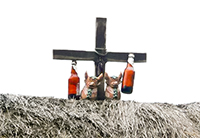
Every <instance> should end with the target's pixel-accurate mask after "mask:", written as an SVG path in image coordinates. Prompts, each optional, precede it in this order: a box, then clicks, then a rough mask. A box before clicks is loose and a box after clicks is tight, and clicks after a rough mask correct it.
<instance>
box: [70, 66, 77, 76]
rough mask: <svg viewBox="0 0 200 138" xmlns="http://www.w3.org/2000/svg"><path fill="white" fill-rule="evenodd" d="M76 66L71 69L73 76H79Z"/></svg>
mask: <svg viewBox="0 0 200 138" xmlns="http://www.w3.org/2000/svg"><path fill="white" fill-rule="evenodd" d="M76 70H77V69H76V66H75V65H72V69H71V74H77V71H76Z"/></svg>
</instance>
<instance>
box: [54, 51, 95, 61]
mask: <svg viewBox="0 0 200 138" xmlns="http://www.w3.org/2000/svg"><path fill="white" fill-rule="evenodd" d="M53 59H62V60H90V61H91V60H93V61H94V60H95V59H96V53H95V52H92V51H80V50H53Z"/></svg>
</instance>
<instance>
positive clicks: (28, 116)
mask: <svg viewBox="0 0 200 138" xmlns="http://www.w3.org/2000/svg"><path fill="white" fill-rule="evenodd" d="M0 106H1V108H0V137H9V138H10V137H22V138H23V137H24V138H28V137H34V138H37V137H45V138H46V137H49V138H52V137H57V138H64V137H65V138H75V137H78V138H89V137H94V138H98V137H99V138H101V137H113V138H199V137H200V103H190V104H184V105H173V104H167V103H139V102H134V101H115V100H112V101H108V100H105V101H88V100H81V101H71V100H66V99H57V98H52V97H31V96H16V95H10V94H1V95H0Z"/></svg>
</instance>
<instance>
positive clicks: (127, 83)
mask: <svg viewBox="0 0 200 138" xmlns="http://www.w3.org/2000/svg"><path fill="white" fill-rule="evenodd" d="M134 57H135V56H134V54H129V55H128V62H127V66H126V68H125V70H124V73H123V79H122V88H121V91H122V92H123V93H125V94H131V93H132V91H133V84H134V77H135V71H134V68H133V64H134Z"/></svg>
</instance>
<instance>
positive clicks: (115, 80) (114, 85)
mask: <svg viewBox="0 0 200 138" xmlns="http://www.w3.org/2000/svg"><path fill="white" fill-rule="evenodd" d="M121 77H122V73H120V74H119V76H118V77H117V76H112V77H109V76H108V74H107V73H105V79H106V84H107V87H106V91H105V97H106V99H117V100H120V98H121V93H120V90H119V88H118V85H119V84H120V82H121Z"/></svg>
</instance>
